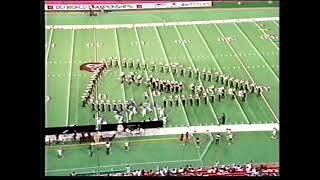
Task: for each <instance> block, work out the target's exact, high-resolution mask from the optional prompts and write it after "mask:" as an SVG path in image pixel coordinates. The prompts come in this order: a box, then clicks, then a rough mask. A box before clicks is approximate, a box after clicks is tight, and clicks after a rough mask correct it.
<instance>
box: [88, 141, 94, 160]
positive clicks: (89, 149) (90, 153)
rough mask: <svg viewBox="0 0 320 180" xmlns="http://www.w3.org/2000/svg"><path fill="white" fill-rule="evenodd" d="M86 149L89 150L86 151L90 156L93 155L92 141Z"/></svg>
mask: <svg viewBox="0 0 320 180" xmlns="http://www.w3.org/2000/svg"><path fill="white" fill-rule="evenodd" d="M88 151H89V153H88V154H89V156H90V157H92V155H93V143H91V144H90V145H89V148H88Z"/></svg>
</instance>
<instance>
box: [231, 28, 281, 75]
mask: <svg viewBox="0 0 320 180" xmlns="http://www.w3.org/2000/svg"><path fill="white" fill-rule="evenodd" d="M234 25H235V26H236V27H237V28H238V30H239V31H240V32H241V34H242V35H243V37H245V38H246V40H247V41H248V42H249V43H250V45H251V46H252V47H253V49H254V50H255V51H256V52H257V53H258V55H259V56H260V58H261V59H262V60H263V62H264V63H265V64H266V65H267V66H268V67H269V68H270V70H271V72H272V74H273V75H274V76H275V77H276V78H277V80H278V81H279V77H278V76H277V74H276V73H275V72H274V71H273V70H272V68H271V67H270V65H269V64H268V63H267V60H266V59H265V58H264V57H263V56H262V55H261V53H260V52H259V50H258V49H257V48H256V46H255V45H254V44H253V43H252V42H251V40H250V39H249V38H248V36H247V35H246V34H245V33H244V32H243V30H242V29H241V28H240V27H239V26H238V25H237V23H234Z"/></svg>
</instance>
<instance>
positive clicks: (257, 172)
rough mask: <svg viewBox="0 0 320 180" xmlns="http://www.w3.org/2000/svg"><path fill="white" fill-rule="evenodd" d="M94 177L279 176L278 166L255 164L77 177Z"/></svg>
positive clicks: (188, 166)
mask: <svg viewBox="0 0 320 180" xmlns="http://www.w3.org/2000/svg"><path fill="white" fill-rule="evenodd" d="M89 174H90V175H93V174H96V176H279V164H255V165H252V164H251V163H248V164H246V165H236V164H233V165H230V166H227V165H220V164H219V165H217V164H216V165H213V166H211V167H191V165H187V166H186V167H184V168H182V167H180V168H170V169H169V168H168V167H165V168H162V169H159V170H157V171H153V170H144V169H140V170H134V171H130V172H128V171H127V172H126V170H117V171H113V172H111V173H110V172H107V171H106V172H100V173H81V174H76V175H77V176H86V175H89Z"/></svg>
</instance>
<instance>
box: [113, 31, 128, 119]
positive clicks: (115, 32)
mask: <svg viewBox="0 0 320 180" xmlns="http://www.w3.org/2000/svg"><path fill="white" fill-rule="evenodd" d="M114 34H115V37H116V44H117V55H118V65H119V69H120V73H122V68H121V65H122V64H121V60H120V59H121V56H120V50H119V42H118V35H117V29H114ZM121 86H122V93H123V101H124V102H125V101H126V93H125V91H124V84H123V83H122V84H121ZM125 114H126V117H127V118H128V114H127V111H125Z"/></svg>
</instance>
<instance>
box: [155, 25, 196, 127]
mask: <svg viewBox="0 0 320 180" xmlns="http://www.w3.org/2000/svg"><path fill="white" fill-rule="evenodd" d="M154 29H155V30H156V34H157V37H158V39H159V41H160V45H161V49H162V52H163V54H164V57H165V59H166V61H167V63H168V64H169V71H170V75H171V77H172V79H173V80H174V81H176V79H175V78H174V76H173V75H172V70H171V66H170V62H169V60H168V57H167V53H166V50H165V49H164V46H163V43H162V40H161V37H160V34H159V32H158V29H157V27H154ZM179 99H180V102H181V98H180V96H179ZM182 110H183V112H184V116H185V120H186V122H187V124H188V127H190V122H189V118H188V116H187V113H186V110H185V108H184V106H183V105H182Z"/></svg>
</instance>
